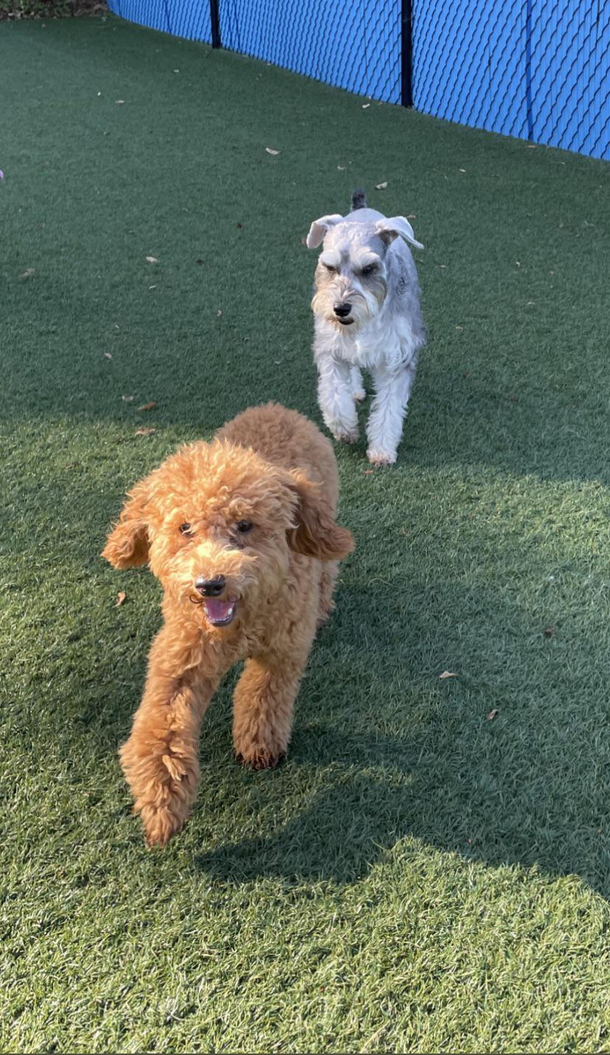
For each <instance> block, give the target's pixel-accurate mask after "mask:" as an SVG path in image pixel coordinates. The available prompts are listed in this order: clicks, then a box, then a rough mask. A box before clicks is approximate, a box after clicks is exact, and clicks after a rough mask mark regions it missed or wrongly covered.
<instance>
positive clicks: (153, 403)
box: [138, 399, 157, 410]
mask: <svg viewBox="0 0 610 1055" xmlns="http://www.w3.org/2000/svg"><path fill="white" fill-rule="evenodd" d="M156 405H157V401H156V399H152V400H151V401H150V403H142V406H141V407H138V410H152V408H153V407H156Z"/></svg>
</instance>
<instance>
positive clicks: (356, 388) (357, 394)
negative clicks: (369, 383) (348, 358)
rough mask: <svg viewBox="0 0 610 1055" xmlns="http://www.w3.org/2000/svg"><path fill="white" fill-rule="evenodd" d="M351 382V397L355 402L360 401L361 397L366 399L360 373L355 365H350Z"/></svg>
mask: <svg viewBox="0 0 610 1055" xmlns="http://www.w3.org/2000/svg"><path fill="white" fill-rule="evenodd" d="M351 383H352V399H353V400H354V402H355V403H361V402H362V400H363V399H366V390H365V387H364V381H363V380H362V374H361V373H360V369H359V367H357V366H352V367H351Z"/></svg>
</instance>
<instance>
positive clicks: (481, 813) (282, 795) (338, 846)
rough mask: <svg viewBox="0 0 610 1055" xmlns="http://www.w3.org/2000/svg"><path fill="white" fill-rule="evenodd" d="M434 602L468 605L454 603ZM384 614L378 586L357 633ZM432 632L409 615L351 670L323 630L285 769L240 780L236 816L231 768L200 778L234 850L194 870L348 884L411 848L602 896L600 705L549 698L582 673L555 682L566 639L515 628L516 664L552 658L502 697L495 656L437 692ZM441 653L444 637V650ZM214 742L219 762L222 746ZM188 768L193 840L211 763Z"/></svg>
mask: <svg viewBox="0 0 610 1055" xmlns="http://www.w3.org/2000/svg"><path fill="white" fill-rule="evenodd" d="M448 592H451V591H448ZM343 600H345V598H343ZM470 600H471V603H472V609H473V610H478V611H480V612H483V613H485V612H486V611H488V610H489V598H487V597H484V596H481V595H478V596H476V597H472V596H471V598H470ZM348 601H349V598H348ZM351 601H352V603H353V606H352V607H350V605H349V603H348V606H347V613H346V615H344V617H343V621H344V622H347V623H350V622H352V620H353V619H356V620H357V618H358V617H357V615H356V612H357V601H358V599H357V597H356V596H353V597H352V598H351ZM446 601H447V603H448V604H449V605H450V607H453V606H454V605H457V606H459V605H462V607H463V608H467V607H468V606H467V604H466V603H465V598H464V596H463V595H462V594H461V592H460V591H459V590H454V591H453V596H452V597H450V598H446ZM390 603H391V597H390V594H389V591H388V590H387V588H384V587H379V588H378V589H377V591H376V593H375V596H374V597H371V596H367V611H368V615H367V625H369V624H370V623H371V621H372V622H373V623H374V622H375V617H376V615H377V616H380V613H383V612H385V611H386V610H387V606H388V604H390ZM344 607H345V606H344ZM360 608H362V602H361V599H360ZM479 618H481V619H484V618H485V617H484V616H480V617H479ZM496 619H497V621H498V622H502V620H504V621H505V622H506V624H507V625H508V627H509V631H508V634H509V637H510V636H512V635H513V634H514V633H515V632H516V631H517V628H516V626H515V620H514V613H513V614H512V616H511V614H510V613H507V612H503V611H502V610H500V611H499V612H498V613H497V616H496ZM340 622H341V621H340V620H339V624H340ZM433 623H434V613H432V619H431V622H430V621H429V620H428V619H426V620H424V621H423V622H422V623H420V624H419V625H418V620H417V617H416V616H415V614H414V618H413V624H414V625H412V626H411V629H410V631H408V632H406V633H405V623H404V621H403V622H402V623H401V624H400V626H399V628H397V632H396V636H395V638H394V639H393V640H389V641H388V640H387V638H386V639H385V640H384V641H383V642H382V643H380V646H379V654H378V655H377V656H373V655H371V657H370V662H367V661H366V657H365V658H364V661H363V662H361V663H360V664H358V663H355V662H354V660H355V658H356V653H357V646H356V645H352V646H350V648H349V649H348V653H347V655H346V654H345V650H344V649H343V660H341V654H342V647H341V639H342V638H343V637H344V629H345V627H342V626H341V625H339V626H334V627H332V628H331V627H330V626H329V627H328V629H327V630H326V631H323V632H322V634H321V635H320V647H319V648H318V651H317V653H315V652H314V655H315V658H314V660H313V663H312V670H311V673H310V675H309V677H308V678H306V679H305V682H304V685H303V688H302V690H301V696H300V699H299V701H298V703H297V721H296V726H295V734H294V739H293V744H292V747H291V751H290V754H289V758H288V761H287V762H286V763H285V764H284V766H283V767H281V768H280V769H278V770H276V771H274V772H273V773H269V772H268V773H263V774H248V773H244V774H241V775H240V778H239V779H238V780H237V784H238V785H239V787H240V788H241V789H242V790H243V792H244V793H245V794H247V792H246V787H247V786H248V784H249V783H250V782H253V786H254V788H255V797H254V803H253V804H252V803H251V804H250V807H249V809H246V811H245V814H244V811H243V808H242V807H243V802H242V803H240V795H239V794H237V795H236V788H235V784H236V779H235V775H234V771H231V770H230V769H229V768H222V767H221V773H220V786H218V784H217V781H216V777H217V776H218V774H214V785H215V787H214V794H213V800H214V802H215V803H218V802H219V801H223V800H225V801H226V802H227V803H229V805H228V807H227V809H226V812H225V815H224V819H223V823H224V830H225V831H226V830H227V829H229V830H232V832H233V837H232V838H230V839H228V840H227V839H223V840H221V841H220V842H218V843H217V844H216V845H214V846H213V847H211V848H210V849H208V850H207V851H205V852H203V853H199V854H196V856H195V858H194V863H195V867H196V869H197V870H199V871H202V872H205V873H206V874H207V875H209V876H211V877H214V878H216V879H218V880H221V881H223V882H226V883H229V884H241V883H247V882H250V881H252V880H255V879H258V878H262V877H282V878H283V879H284V880H286V881H287V882H289V883H298V882H301V881H307V882H312V881H332V882H334V883H337V884H350V883H353V882H356V881H358V880H359V879H360V878H362V877H363V876H364V875H366V874H367V873H368V872H369V871H370V870H371V869H373V868H374V867H375V865H376V864H377V863H378V862H380V861H383V860H384V859H386V858H387V857H388V855H389V854H390V853H391V852H393V851H394V850H395V849H396V848H398V847H400V853H401V854H404V853H406V854H411V853H417V852H419V851H420V849H421V846H422V845H424V846H426V847H433V848H434V849H435V850H438V851H441V852H444V853H450V854H454V855H458V857H459V858H460V859H462V860H464V861H470V862H472V861H474V862H478V863H481V864H484V865H487V866H492V867H499V866H518V867H520V868H525V869H530V868H534V869H537V870H541V871H543V872H545V873H548V874H550V875H551V876H560V875H569V874H576V875H578V876H579V877H580V878H581V879H582V880H583V881H584V882H585V883H586V884H587V885H588V886H590V887H591V888H592V889H594V890H596V891H597V892H598V893H600V894H602V895H603V896H604V897H608V896H610V844H609V842H608V838H607V836H608V828H609V825H608V821H607V809H606V803H607V800H608V792H609V790H610V787H609V780H610V778H609V776H608V774H609V773H610V765H609V763H610V748H609V747H608V739H609V738H608V737H607V736H602V735H601V733H600V730H601V729H604V728H605V729H607V726H608V717H607V714H606V713H605V708H604V706H603V699H604V696H603V692H600V693H599V700H600V703H599V705H596V706H595V707H591V706H589V707H588V708H587V709H585V710H581V709H580V707H579V702H578V692H577V688H576V684H575V685H574V705H573V706H570V707H569V708H567V709H566V706H565V702H564V703H563V704H562V703H561V702H559V699H560V697H559V694H558V693H557V692H556V690H557V688H558V687H559V686H561V687H562V693H561V697H562V698H563V700H564V701H565V698H566V695H565V682H566V680H568V681H569V680H570V678H571V677H573V678H574V681H575V682H577V681H578V680H579V678H580V677H581V672H580V670H579V669H576V670H574V671H572V673H571V672H570V661H569V660H568V661H567V662H566V659H565V642H564V643H563V645H560V644H559V643H555V644H556V646H557V647H555V648H554V647H553V642H552V641H547V640H544V639H543V638H542V635H533V634H532V633H531V629H530V628H529V627H528V626H522V627H521V632H522V641H521V644H520V651H521V653H522V654H521V656H519V655H518V654H517V650H516V651H515V655H514V659H515V662H517V661H519V660H520V661H521V662H523V661H524V660H525V658H526V657H525V653H527V652H530V653H531V652H532V651H537V652H540V650H541V649H543V650H544V649H545V648H546V646H548V645H549V644H550V645H551V648H550V649H548V650H547V653H548V660H547V659H545V660H544V661H543V663H542V667H543V671H542V674H541V676H540V679H539V681H538V682H537V683H536V685H535V686H533V688H530V689H525V688H524V685H523V684H522V683H519V684H517V685H512V684H510V679H508V684H507V673H506V669H504V668H505V663H506V657H503V659H502V661H501V662H500V664H499V665H498V664H494V661H493V660H492V661H491V662H490V663H488V662H487V661H486V657H485V656H484V655H481V656H480V661H479V663H478V665H477V663H476V662H475V661H474V656H471V657H469V662H470V664H471V670H470V674H469V675H468V676H464V677H460V678H456V679H440V678H439V672H440V671H442V666H441V665H440V664H438V663H437V662H436V658H435V656H434V645H433V636H434V633H435V631H434V630H433V627H432V624H433ZM358 630H360V639H361V640H364V634H365V627H364V626H360V627H359V628H358V627H357V626H356V627H355V626H353V625H352V626H351V634H350V637H351V638H352V640H358ZM354 631H356V636H355V637H354ZM583 633H585V634H586V628H583ZM415 642H419V643H418V644H417V645H416V644H415ZM453 644H455V642H451V640H450V635H447V636H446V639H445V645H446V647H447V648H448V649H449V650H450V649H451V647H452V645H453ZM411 649H412V652H411V654H410V650H411ZM562 651H563V653H564V657H563V659H562V658H561V652H562ZM361 659H362V654H361ZM398 661H400V664H401V667H400V668H398V667H397V662H398ZM331 663H332V664H333V666H334V668H335V669H334V670H333V690H332V691H333V696H334V699H333V700H329V699H328V671H329V665H330V664H331ZM337 668H338V669H337ZM432 668H433V669H432ZM482 683H483V684H482ZM430 686H432V687H430ZM599 688H600V689H601V688H602V686H601V685H600V686H599ZM482 690H483V691H482ZM322 699H325V700H326V707H325V708H324V709H322V708H321V707H320V701H321V700H322ZM487 701H488V702H487ZM329 710H332V711H334V712H335V714H334V716H333V719H332V720H330V721H329V720H328V719H327V718H326V716H327V715H328V712H329ZM494 711H496V712H497V714H495V715H494V713H493V712H494ZM320 713H323V714H324V716H325V719H326V720H319V719H318V718H317V717H316V716H317V715H318V714H320ZM490 715H491V717H490ZM219 734H220V730H219V729H218V727H217V728H216V729H214V730H212V742H211V743H210V744H209V745H208V749H207V750H205V749H204V751H205V754H207V753H208V750H209V749H210V748H211V751H212V754H216V750H217V749H218V748H220V746H221V745H220V743H219V740H218V737H219ZM221 739H222V741H223V744H222V747H223V750H226V742H225V735H224V733H223V734H222V737H221ZM202 762H203V772H204V779H203V788H202V795H201V798H200V802H199V804H198V807H197V808H196V811H195V814H194V815H193V818H192V820H191V822H190V823H191V824H192V825H193V826H194V828H195V831H196V832H198V830H199V828H200V826H202V827H203V828H205V816H206V814H207V812H208V810H209V809H210V810H211V809H213V804H212V801H209V802H208V798H209V795H210V792H209V790H208V789H207V787H206V785H207V782H208V774H207V773H206V770H207V766H208V764H210V765H212V766H213V765H214V762H213V761H212V762H210V763H208V762H207V760H204V758H202ZM278 818H280V820H278ZM203 837H204V838H205V836H203ZM195 838H197V835H195Z"/></svg>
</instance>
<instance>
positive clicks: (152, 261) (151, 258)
mask: <svg viewBox="0 0 610 1055" xmlns="http://www.w3.org/2000/svg"><path fill="white" fill-rule="evenodd" d="M146 260H147V261H148V263H149V264H158V263H159V261H158V260H157V258H156V256H147V257H146Z"/></svg>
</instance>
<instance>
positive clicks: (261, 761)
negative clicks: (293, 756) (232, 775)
mask: <svg viewBox="0 0 610 1055" xmlns="http://www.w3.org/2000/svg"><path fill="white" fill-rule="evenodd" d="M235 758H236V759H237V761H238V762H240V763H241V765H242V766H244V768H247V769H254V770H258V769H275V768H276V766H279V764H280V762H283V761H284V759H285V758H286V752H285V751H280V753H279V754H272V753H271V752H270V751H265V750H263V749H262V748H261V749H259V750H256V749H254V750H252V751H249V752H248V753H247V754H242V752H241V751H237V750H236V751H235Z"/></svg>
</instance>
